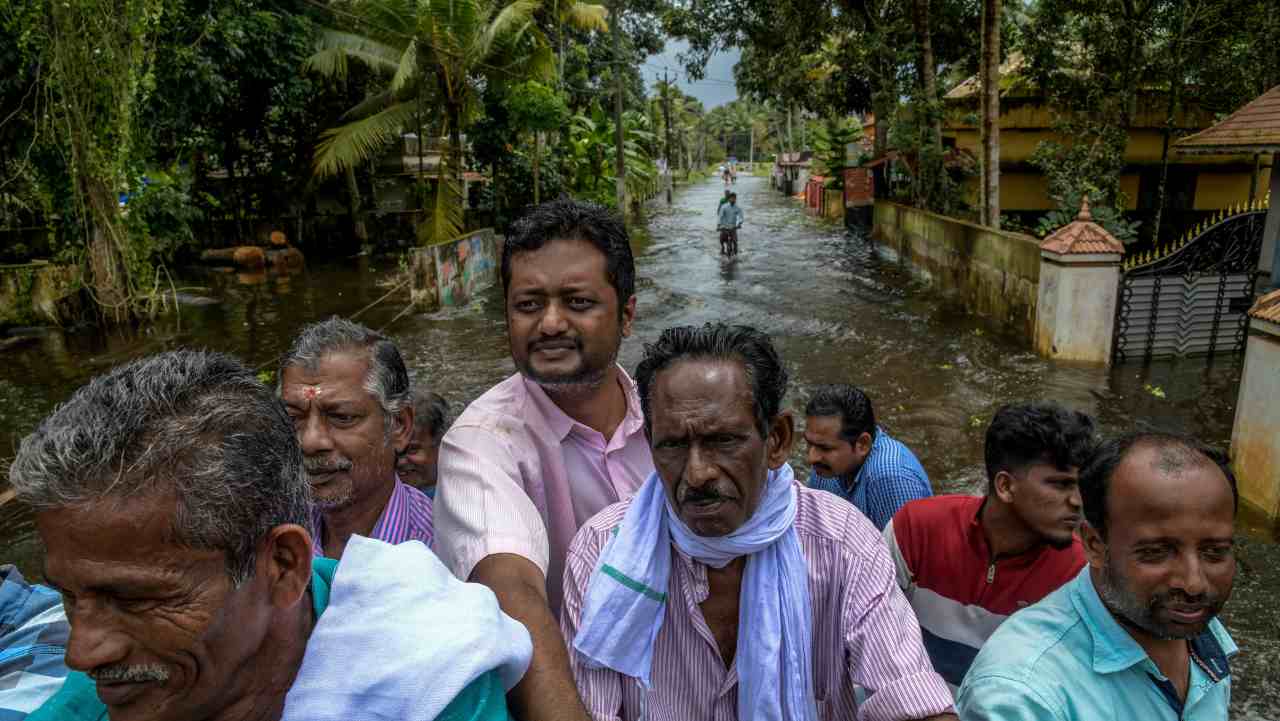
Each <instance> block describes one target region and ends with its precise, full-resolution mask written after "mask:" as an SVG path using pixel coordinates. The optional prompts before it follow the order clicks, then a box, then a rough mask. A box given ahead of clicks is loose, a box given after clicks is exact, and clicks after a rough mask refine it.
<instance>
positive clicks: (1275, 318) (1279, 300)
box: [1249, 290, 1280, 323]
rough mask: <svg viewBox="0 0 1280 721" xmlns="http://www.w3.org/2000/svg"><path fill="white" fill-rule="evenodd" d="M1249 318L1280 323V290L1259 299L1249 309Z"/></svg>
mask: <svg viewBox="0 0 1280 721" xmlns="http://www.w3.org/2000/svg"><path fill="white" fill-rule="evenodd" d="M1249 317H1250V318H1258V319H1260V320H1269V321H1271V322H1272V323H1280V290H1273V291H1271V292H1270V293H1267V294H1266V295H1264V296H1262V297H1261V298H1259V299H1258V302H1257V303H1254V304H1253V307H1252V308H1250V309H1249Z"/></svg>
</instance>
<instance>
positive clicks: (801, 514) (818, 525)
mask: <svg viewBox="0 0 1280 721" xmlns="http://www.w3.org/2000/svg"><path fill="white" fill-rule="evenodd" d="M796 493H797V497H796V520H795V527H796V534H797V535H799V536H800V541H801V543H811V544H812V543H821V544H832V545H835V546H839V547H842V548H843V549H844V550H845V551H847V552H849V553H852V554H855V555H857V554H862V553H866V552H868V551H872V550H875V549H876V547H877V546H879V545H881V536H880V532H879V531H878V530H876V527H875V526H874V525H872V523H871V521H869V520H867V517H866V516H865V515H863V514H862V512H861V511H859V510H858V509H857V508H856V507H854V505H853V504H852V503H849V502H848V501H846V500H844V499H843V498H841V497H839V496H837V495H835V494H834V493H828V492H827V491H824V490H819V489H815V488H809V487H807V486H805V485H803V484H800V483H797V484H796Z"/></svg>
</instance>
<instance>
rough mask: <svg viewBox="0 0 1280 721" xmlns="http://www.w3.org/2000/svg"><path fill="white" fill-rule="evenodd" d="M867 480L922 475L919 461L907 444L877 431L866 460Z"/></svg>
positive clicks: (922, 469) (922, 471)
mask: <svg viewBox="0 0 1280 721" xmlns="http://www.w3.org/2000/svg"><path fill="white" fill-rule="evenodd" d="M866 463H867V474H868V475H869V477H870V478H869V480H874V479H880V478H893V477H898V476H901V475H903V474H904V473H905V474H908V475H911V476H918V475H921V474H923V473H924V467H923V466H922V465H921V464H920V459H919V458H916V454H915V453H913V452H912V450H911V449H910V448H909V447H907V444H905V443H903V442H902V441H900V440H898V439H897V438H894V437H893V436H891V435H889V434H888V433H886V432H885V431H884V430H883V429H881V430H878V431H877V435H876V440H875V445H873V446H872V448H871V455H870V456H869V457H868V458H867V461H866Z"/></svg>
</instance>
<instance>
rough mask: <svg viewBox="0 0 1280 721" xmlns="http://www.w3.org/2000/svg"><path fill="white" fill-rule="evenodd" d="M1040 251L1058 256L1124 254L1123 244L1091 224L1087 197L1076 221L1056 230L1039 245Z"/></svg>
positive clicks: (1082, 203)
mask: <svg viewBox="0 0 1280 721" xmlns="http://www.w3.org/2000/svg"><path fill="white" fill-rule="evenodd" d="M1040 250H1047V251H1049V252H1050V253H1057V254H1058V255H1092V254H1097V253H1124V244H1123V243H1121V242H1120V241H1118V240H1116V237H1115V236H1114V235H1112V234H1110V233H1108V232H1107V230H1106V228H1103V227H1102V226H1101V225H1098V224H1097V223H1095V222H1093V215H1092V214H1091V213H1090V212H1089V197H1088V196H1085V198H1084V200H1083V201H1082V202H1081V203H1080V213H1079V215H1077V216H1076V219H1075V220H1074V221H1072V222H1070V223H1067V224H1066V225H1064V226H1062V227H1061V228H1058V229H1057V230H1056V231H1054V232H1053V233H1052V234H1050V235H1049V237H1047V238H1045V239H1044V241H1043V242H1042V243H1040Z"/></svg>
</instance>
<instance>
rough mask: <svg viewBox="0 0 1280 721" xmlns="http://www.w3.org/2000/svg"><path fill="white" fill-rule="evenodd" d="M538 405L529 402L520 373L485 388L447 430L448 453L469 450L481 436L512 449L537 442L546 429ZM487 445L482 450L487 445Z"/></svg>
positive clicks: (446, 449)
mask: <svg viewBox="0 0 1280 721" xmlns="http://www.w3.org/2000/svg"><path fill="white" fill-rule="evenodd" d="M545 426H546V423H545V420H544V419H543V417H542V414H541V413H539V412H538V409H537V404H536V403H531V402H529V394H528V390H527V389H526V388H525V381H524V377H523V376H521V375H520V374H519V373H516V374H514V375H512V376H511V377H509V378H507V379H506V380H504V381H502V382H501V383H499V384H497V385H495V386H493V387H492V388H490V389H489V390H487V391H485V392H484V394H483V395H481V396H480V397H479V398H477V399H475V400H474V401H472V402H471V403H470V404H468V405H467V407H466V409H465V410H463V411H462V413H461V414H459V415H458V418H457V419H456V420H455V421H454V422H453V423H452V424H450V426H449V430H447V431H445V434H444V439H443V440H444V444H445V452H446V453H448V452H450V451H451V450H452V451H457V450H467V449H469V448H470V446H472V445H473V444H475V443H476V442H477V440H478V439H477V436H478V437H479V439H485V438H488V439H492V440H493V441H496V442H498V443H499V444H501V445H503V446H506V447H508V448H510V449H512V450H515V449H519V448H524V447H528V446H530V445H536V444H534V443H533V441H534V438H535V437H536V436H537V435H538V434H539V433H540V432H542V431H543V430H545ZM488 447H489V446H488V445H487V444H485V445H483V446H481V449H483V448H488Z"/></svg>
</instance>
